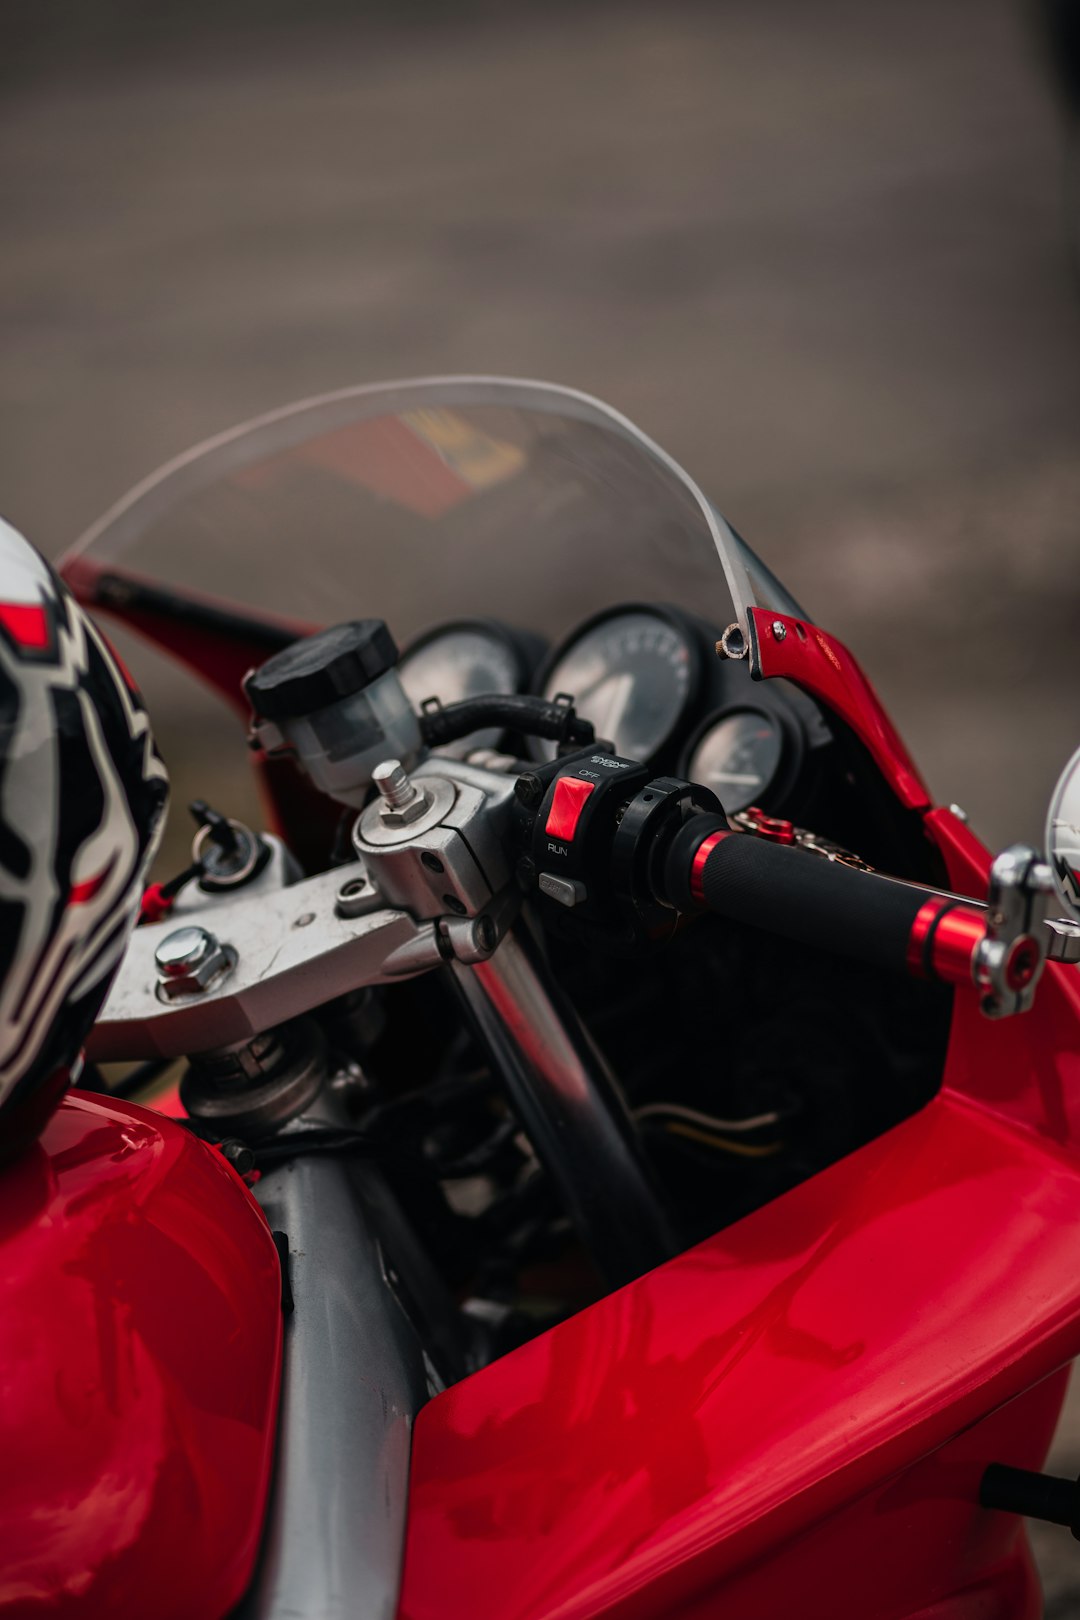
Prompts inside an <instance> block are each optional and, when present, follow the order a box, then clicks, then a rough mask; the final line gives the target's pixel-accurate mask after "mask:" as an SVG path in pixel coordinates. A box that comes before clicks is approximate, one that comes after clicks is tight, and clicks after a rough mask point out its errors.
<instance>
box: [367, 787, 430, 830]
mask: <svg viewBox="0 0 1080 1620" xmlns="http://www.w3.org/2000/svg"><path fill="white" fill-rule="evenodd" d="M430 807H431V794H430V793H429V792H428V791H427V789H426V788H422V789H420V790H419V791H416V790H414V792H413V797H412V798H411V799H410V800H409V802H408V804H403V805H402V806H401V807H400V809H393V808H392V807H391V806H390V805H389V804H384V805H382V806H380V809H379V820H380V821H381V822H382V824H383V826H384V827H411V826H412V824H413V822H414V821H419V820H420V818H421V816H426V815H427V813H428V810H429V809H430Z"/></svg>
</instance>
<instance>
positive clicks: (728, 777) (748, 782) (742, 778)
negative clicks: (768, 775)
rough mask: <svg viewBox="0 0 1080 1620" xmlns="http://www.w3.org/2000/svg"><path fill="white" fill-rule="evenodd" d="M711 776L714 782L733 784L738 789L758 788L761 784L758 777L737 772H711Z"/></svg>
mask: <svg viewBox="0 0 1080 1620" xmlns="http://www.w3.org/2000/svg"><path fill="white" fill-rule="evenodd" d="M712 776H713V781H714V782H734V783H735V784H736V786H738V787H758V786H759V785H760V783H761V777H760V776H754V775H750V776H747V775H744V774H740V773H739V772H738V771H713V773H712Z"/></svg>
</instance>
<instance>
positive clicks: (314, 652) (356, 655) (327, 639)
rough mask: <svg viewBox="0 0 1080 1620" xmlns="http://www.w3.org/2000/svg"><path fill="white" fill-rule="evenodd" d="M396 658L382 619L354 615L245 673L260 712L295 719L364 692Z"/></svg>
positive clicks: (253, 703) (274, 717)
mask: <svg viewBox="0 0 1080 1620" xmlns="http://www.w3.org/2000/svg"><path fill="white" fill-rule="evenodd" d="M397 661H398V650H397V646H396V644H395V642H394V638H393V636H392V635H391V634H390V632H389V630H388V629H387V628H386V625H385V623H384V622H383V620H382V619H350V620H349V622H348V623H347V624H335V625H331V627H330V628H329V630H318V631H316V632H315V634H314V635H313V636H304V637H302V638H301V640H299V641H294V642H293V643H292V645H291V646H290V647H286V648H284V649H283V651H281V652H279V653H275V654H274V656H273V657H272V658H268V659H267V660H266V663H265V664H260V666H259V668H258V669H256V670H253V671H252V672H251V674H250V675H247V676H245V678H244V691H245V692H246V693H247V695H248V698H249V699H250V701H251V706H252V708H253V709H254V710H255V713H256V714H257V715H260V716H261V717H262V718H264V719H266V720H296V719H301V718H302V717H303V716H304V715H308V714H314V713H315V711H316V710H317V709H325V708H327V707H328V706H329V705H330V704H331V703H337V702H339V701H340V700H341V699H342V698H347V697H352V696H353V694H354V693H356V692H362V691H363V689H364V687H365V686H369V685H370V684H371V682H372V681H374V680H377V679H378V677H379V676H380V675H385V674H386V671H387V670H388V669H393V667H394V665H395V664H396V663H397Z"/></svg>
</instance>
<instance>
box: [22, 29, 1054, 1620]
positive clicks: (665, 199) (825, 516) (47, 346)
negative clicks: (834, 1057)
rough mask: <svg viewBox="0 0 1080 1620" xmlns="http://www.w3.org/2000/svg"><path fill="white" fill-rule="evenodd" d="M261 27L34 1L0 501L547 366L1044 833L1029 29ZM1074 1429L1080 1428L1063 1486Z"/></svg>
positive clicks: (1050, 755) (39, 502)
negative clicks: (682, 476) (617, 419)
mask: <svg viewBox="0 0 1080 1620" xmlns="http://www.w3.org/2000/svg"><path fill="white" fill-rule="evenodd" d="M270 9H271V11H272V13H273V16H274V19H275V20H274V24H273V26H272V27H256V26H254V25H251V26H247V25H245V18H246V17H247V16H249V15H253V14H254V8H252V7H250V6H248V7H245V6H243V5H241V4H239V3H238V0H234V3H233V4H232V5H231V6H230V5H224V6H222V7H218V8H217V21H216V22H214V21H212V19H211V14H210V10H209V8H205V7H202V6H197V7H195V9H194V10H193V11H191V12H190V16H189V17H188V18H187V21H185V20H184V13H183V10H182V9H181V11H176V10H175V9H174V8H170V7H162V8H155V7H149V8H147V7H145V6H143V7H141V8H136V7H131V6H129V7H127V8H126V11H125V9H124V8H122V7H117V8H115V11H116V16H117V17H118V18H119V22H118V23H116V25H115V26H113V27H112V31H111V32H110V26H109V22H108V19H109V17H110V16H111V15H113V13H112V12H111V11H110V8H109V7H108V6H106V5H102V6H101V7H99V8H98V10H97V11H96V12H94V8H83V7H80V8H77V10H76V9H71V8H65V7H63V6H62V5H54V6H51V7H47V8H45V9H44V10H43V9H42V8H41V7H27V8H25V10H24V12H23V13H22V14H21V15H20V26H19V28H18V29H16V31H15V42H14V46H13V48H12V50H11V51H9V53H8V55H7V56H6V58H5V64H4V68H3V69H2V70H0V71H2V73H3V81H2V85H0V201H2V207H0V232H2V242H0V355H2V361H3V363H2V366H0V509H2V510H4V511H5V512H6V514H7V515H8V516H10V517H11V519H12V520H13V521H15V522H16V523H18V524H20V525H21V526H23V527H24V528H25V529H26V531H27V532H28V533H29V534H30V535H31V536H32V537H34V538H36V539H37V540H38V542H39V543H40V544H42V545H43V546H44V547H45V548H46V549H47V550H49V551H50V552H51V553H54V554H55V553H56V552H58V551H59V550H60V549H62V548H63V547H64V545H65V544H66V543H68V542H69V541H70V540H71V539H72V538H73V537H74V536H75V535H76V534H77V533H78V532H79V531H80V529H81V528H82V527H83V526H84V525H85V524H86V523H88V522H89V521H90V520H91V519H92V518H93V517H95V516H96V515H97V514H98V512H99V511H100V510H101V509H102V508H104V507H105V506H106V505H108V504H109V503H110V502H111V501H112V500H113V499H114V498H116V496H117V495H119V494H120V493H121V492H122V491H123V490H124V489H125V488H126V487H127V486H128V485H130V484H131V483H133V482H134V481H135V480H136V479H138V478H140V477H141V476H142V475H143V474H145V473H146V472H147V471H148V470H150V469H151V468H152V467H153V466H154V465H155V464H157V463H158V462H160V461H162V460H163V459H165V458H166V457H168V456H170V455H172V454H174V453H175V452H177V451H178V450H180V449H183V448H185V447H186V446H187V445H188V444H190V443H191V442H193V441H195V440H197V439H199V438H201V437H204V436H206V435H208V434H210V433H213V432H215V431H217V430H219V429H222V428H224V427H227V426H229V425H230V424H231V423H232V422H234V421H236V420H239V419H241V418H244V417H246V416H249V415H253V414H256V413H258V412H259V411H262V410H264V409H267V408H270V407H272V406H274V405H276V404H279V403H283V402H285V401H287V400H289V399H291V398H295V397H299V396H303V395H309V394H313V393H317V392H321V391H323V390H326V389H331V388H334V387H338V386H342V385H345V384H348V383H352V382H362V381H374V380H377V379H379V378H382V377H387V376H402V375H409V374H418V373H427V372H438V371H450V370H456V369H461V370H476V371H495V372H508V373H519V374H523V375H534V376H547V377H550V378H552V379H554V380H558V381H564V382H568V383H572V384H575V385H577V386H579V387H583V388H585V389H587V390H589V391H591V392H594V393H597V394H600V395H601V396H603V397H605V398H608V399H610V400H611V401H612V403H614V404H615V405H617V406H619V407H620V408H621V409H622V410H623V411H625V412H626V413H627V414H629V415H630V416H632V417H635V418H636V419H637V420H639V421H640V422H641V424H642V425H643V426H644V427H645V428H646V429H647V430H648V431H650V432H651V433H652V434H653V435H654V437H656V438H658V439H659V440H660V441H661V442H662V443H664V444H665V445H666V446H667V447H669V448H670V449H671V450H672V451H673V453H674V454H676V455H677V456H679V457H680V458H682V459H683V460H684V461H685V462H686V463H687V465H688V466H689V467H690V469H691V470H692V471H693V472H694V473H695V474H696V475H697V476H698V477H699V478H700V479H701V480H702V481H703V482H704V483H705V484H706V485H707V486H708V487H709V489H710V490H711V491H712V492H713V493H714V495H715V498H716V499H717V501H718V503H719V504H720V505H721V506H722V507H723V508H724V510H725V511H726V512H727V513H728V515H729V516H730V517H731V518H732V520H733V521H734V522H735V523H736V524H737V526H738V527H739V528H740V530H741V531H742V532H743V533H745V534H746V535H747V537H748V538H749V539H750V540H751V541H752V543H753V544H754V545H755V546H757V548H758V549H759V550H760V551H761V552H762V554H763V555H764V556H765V558H766V559H767V560H768V561H769V562H770V563H771V564H772V566H773V567H774V569H775V570H776V571H777V572H778V573H779V574H780V575H781V576H782V577H783V578H784V579H785V580H786V581H787V582H788V583H789V584H790V585H791V587H792V588H793V589H794V591H795V592H796V594H797V595H799V596H801V597H802V598H803V599H804V600H805V602H806V603H807V605H808V607H809V608H810V610H811V611H812V612H814V613H815V614H816V616H817V617H818V618H819V619H820V620H821V621H822V622H823V623H824V624H826V625H827V626H828V627H830V628H831V629H834V630H835V631H836V632H837V633H839V634H840V635H841V636H843V637H844V638H845V639H846V640H848V641H849V643H850V644H851V646H852V647H853V648H854V650H855V651H856V653H857V654H858V655H859V656H860V657H861V658H862V660H863V662H864V663H865V665H866V666H867V668H868V670H869V672H870V674H871V675H872V677H873V678H874V679H875V680H876V681H877V683H878V684H879V687H880V689H881V691H882V693H883V696H884V697H885V699H886V701H887V703H888V704H889V706H890V708H891V710H892V712H893V714H894V716H895V718H896V719H897V721H898V723H899V725H900V728H901V730H902V731H903V733H904V734H905V735H906V737H907V739H908V741H909V743H910V745H911V747H912V749H913V751H914V753H915V756H916V758H917V759H919V760H920V762H921V763H922V765H923V767H924V769H925V771H926V773H927V775H928V777H929V780H930V782H931V785H932V787H933V788H934V790H935V792H936V793H937V795H938V796H939V797H940V798H941V799H942V800H943V801H945V802H948V801H950V800H958V801H960V802H961V803H962V804H964V805H965V806H966V807H967V809H968V810H969V812H970V814H971V817H972V820H973V822H974V824H975V825H976V827H977V829H978V830H979V831H980V832H981V833H982V834H983V835H984V836H985V837H987V838H988V839H989V840H990V841H991V842H995V843H1000V842H1004V841H1006V840H1008V839H1011V838H1014V837H1017V836H1026V837H1038V835H1039V831H1040V826H1041V820H1042V815H1043V811H1044V807H1045V804H1046V801H1047V798H1048V795H1049V791H1050V788H1051V785H1052V782H1053V779H1054V776H1055V774H1056V772H1057V770H1058V768H1059V766H1060V765H1061V764H1062V763H1063V762H1064V759H1065V757H1066V756H1067V755H1068V754H1069V753H1070V752H1071V750H1072V749H1073V748H1074V747H1075V746H1076V744H1077V742H1080V713H1078V709H1080V705H1078V702H1077V693H1078V676H1080V634H1078V629H1080V568H1078V558H1080V544H1078V524H1080V519H1078V513H1080V454H1078V447H1080V366H1078V364H1077V360H1078V347H1080V299H1078V296H1077V289H1076V286H1075V285H1074V284H1073V283H1072V282H1071V281H1070V277H1069V272H1068V268H1067V265H1066V261H1065V256H1064V253H1063V250H1062V245H1061V228H1060V221H1059V218H1058V189H1059V184H1060V171H1059V151H1058V131H1057V128H1056V123H1055V116H1054V110H1053V108H1052V105H1051V103H1050V98H1049V96H1048V95H1047V94H1046V92H1045V90H1044V86H1043V83H1042V80H1041V78H1040V76H1039V72H1038V68H1037V64H1036V63H1035V61H1034V59H1033V52H1032V51H1031V49H1030V47H1029V43H1028V40H1027V36H1026V33H1025V30H1024V27H1023V18H1022V16H1021V14H1020V12H1019V10H1018V9H1017V8H1014V7H1013V6H1012V5H1009V4H1006V3H1004V0H895V3H887V4H882V3H877V4H865V3H864V4H855V3H852V0H818V3H816V4H814V5H813V6H810V5H806V4H799V3H797V0H772V3H765V4H763V3H760V0H726V3H724V4H714V5H709V6H706V5H698V6H692V5H689V4H687V5H667V6H665V7H663V8H660V7H648V8H647V7H644V6H642V7H640V8H635V7H621V8H617V7H612V6H582V5H578V6H573V7H570V6H563V7H555V8H550V7H549V8H542V7H539V6H537V7H535V8H534V7H529V6H526V5H520V4H519V5H516V6H503V7H489V8H487V9H485V8H478V9H474V10H462V11H460V12H458V11H455V13H454V15H453V16H452V17H451V16H450V15H449V14H448V13H447V12H445V11H444V10H441V9H438V8H432V9H431V11H430V12H428V13H425V12H423V11H410V12H408V13H407V14H405V15H407V16H408V17H409V19H410V21H409V24H408V26H406V25H405V23H403V22H402V21H401V20H400V17H401V15H402V14H401V13H395V12H394V11H393V9H392V8H387V9H386V10H384V11H381V12H380V11H371V12H365V13H363V14H360V13H358V12H354V11H348V10H347V9H346V8H345V7H343V6H338V7H336V8H334V7H330V6H327V7H326V8H325V9H322V8H319V7H314V8H312V7H307V8H300V7H296V8H290V7H289V6H288V5H285V4H279V5H277V6H274V7H272V8H270ZM88 13H93V14H94V15H95V16H96V17H97V19H98V21H97V22H96V23H95V24H94V25H93V26H91V25H90V23H88V22H87V15H88ZM395 15H397V16H398V20H397V21H395V20H394V17H395ZM149 16H153V17H154V18H155V19H156V24H155V26H150V24H149V23H148V21H147V18H148V17H149ZM42 19H44V20H45V23H47V24H48V27H45V26H43V22H42ZM102 19H104V20H102ZM136 21H137V25H136ZM139 667H140V670H141V672H142V673H143V674H144V679H145V680H146V684H147V686H148V689H149V693H150V697H151V700H152V702H157V703H158V704H159V706H160V713H161V726H162V729H163V731H164V733H165V739H166V744H167V746H168V747H169V748H170V749H171V751H172V753H173V756H174V758H183V757H184V756H185V755H190V752H191V737H192V735H193V730H192V727H193V723H194V722H193V721H192V719H191V717H190V716H189V715H188V714H187V713H186V711H185V710H184V709H183V707H182V705H180V703H179V701H178V699H177V697H176V692H175V688H174V687H172V686H170V685H169V684H168V683H167V682H166V681H165V679H164V677H163V676H162V674H161V672H160V671H159V670H158V669H157V668H155V667H154V666H153V665H152V663H151V661H149V660H145V659H143V660H142V661H141V662H140V664H139ZM200 724H201V725H202V726H204V727H207V728H209V729H204V730H200V731H199V733H198V735H199V737H200V739H205V738H208V737H209V738H213V739H214V751H216V750H217V749H218V747H219V746H220V749H221V750H222V752H221V754H220V759H218V758H217V756H216V752H215V768H216V769H219V770H220V771H221V772H223V773H224V772H225V771H226V769H227V765H226V761H227V760H231V758H232V756H231V755H230V754H228V753H226V752H225V751H224V750H225V747H226V739H225V736H224V734H223V733H221V732H219V731H214V730H213V729H212V726H211V722H210V720H209V719H207V718H206V717H203V719H202V720H201V721H200ZM214 751H212V752H214ZM1078 1437H1080V1421H1078V1420H1077V1419H1076V1418H1075V1416H1074V1418H1073V1419H1072V1420H1071V1426H1070V1427H1068V1428H1067V1429H1066V1430H1065V1431H1064V1438H1063V1440H1062V1442H1061V1447H1062V1450H1061V1458H1062V1462H1063V1466H1068V1467H1069V1468H1071V1471H1072V1472H1073V1473H1076V1472H1077V1471H1078V1470H1080V1438H1078ZM1049 1542H1050V1543H1052V1545H1053V1546H1054V1547H1057V1548H1058V1549H1059V1550H1061V1549H1062V1546H1063V1544H1064V1548H1063V1550H1064V1553H1065V1555H1066V1556H1065V1560H1064V1563H1062V1564H1060V1567H1058V1566H1056V1565H1051V1564H1047V1565H1046V1567H1047V1568H1048V1569H1049V1570H1050V1574H1049V1575H1048V1580H1049V1581H1050V1582H1051V1583H1054V1582H1057V1583H1058V1585H1059V1586H1061V1590H1062V1592H1063V1593H1064V1594H1065V1595H1060V1594H1059V1595H1056V1596H1054V1597H1053V1600H1052V1601H1053V1604H1054V1605H1056V1607H1055V1608H1054V1609H1053V1613H1055V1614H1057V1615H1058V1616H1063V1615H1066V1614H1076V1613H1080V1581H1077V1579H1076V1576H1075V1573H1074V1571H1075V1570H1076V1569H1077V1568H1078V1567H1080V1559H1074V1558H1073V1556H1072V1549H1071V1545H1070V1544H1069V1543H1068V1538H1067V1537H1066V1536H1065V1535H1064V1534H1062V1535H1061V1536H1060V1537H1051V1538H1049ZM1052 1589H1053V1590H1054V1591H1056V1590H1057V1588H1056V1587H1053V1588H1052Z"/></svg>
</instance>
